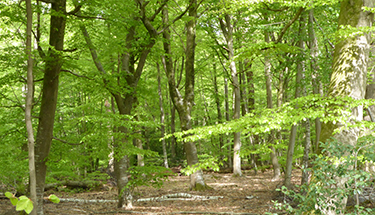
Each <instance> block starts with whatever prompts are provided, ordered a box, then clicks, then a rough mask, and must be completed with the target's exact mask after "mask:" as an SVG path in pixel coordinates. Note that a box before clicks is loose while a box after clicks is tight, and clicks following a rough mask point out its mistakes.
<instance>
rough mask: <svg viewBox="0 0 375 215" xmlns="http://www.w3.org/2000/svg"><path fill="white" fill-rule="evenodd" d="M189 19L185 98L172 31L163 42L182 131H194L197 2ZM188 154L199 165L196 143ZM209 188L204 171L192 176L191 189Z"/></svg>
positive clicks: (165, 19) (189, 143) (165, 17)
mask: <svg viewBox="0 0 375 215" xmlns="http://www.w3.org/2000/svg"><path fill="white" fill-rule="evenodd" d="M189 3H190V5H193V6H192V7H190V8H189V17H191V18H192V19H191V20H190V21H188V22H187V24H186V32H187V34H186V53H185V54H186V61H185V96H184V97H182V95H181V93H180V92H179V90H178V88H177V87H176V83H175V74H174V71H173V65H172V60H171V56H172V54H171V46H170V41H171V40H170V30H169V29H166V30H165V31H164V32H163V38H164V40H165V42H163V46H164V51H165V57H163V64H164V67H165V68H164V69H165V71H166V74H167V78H168V85H169V92H170V95H171V99H172V101H173V104H174V106H175V107H176V110H177V111H178V115H179V117H180V124H181V130H182V131H187V130H190V129H192V120H191V111H192V108H193V104H194V83H195V70H194V61H195V60H194V59H195V36H196V32H195V31H196V20H195V19H196V17H197V1H196V0H190V1H189ZM163 22H164V23H168V10H167V8H164V9H163ZM184 148H185V152H186V158H187V164H188V165H189V166H193V165H195V164H197V163H198V162H199V161H198V153H197V148H196V145H195V142H192V141H186V142H184ZM207 187H208V186H207V185H206V184H205V182H204V179H203V172H202V170H198V171H196V172H194V173H193V174H191V175H190V189H194V190H202V189H206V188H207Z"/></svg>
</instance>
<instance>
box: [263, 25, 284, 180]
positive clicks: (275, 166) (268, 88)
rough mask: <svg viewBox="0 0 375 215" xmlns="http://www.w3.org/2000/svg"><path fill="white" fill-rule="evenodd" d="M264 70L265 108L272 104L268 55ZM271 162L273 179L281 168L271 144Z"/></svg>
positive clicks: (271, 136)
mask: <svg viewBox="0 0 375 215" xmlns="http://www.w3.org/2000/svg"><path fill="white" fill-rule="evenodd" d="M265 41H266V42H267V43H268V42H270V37H269V33H268V32H265ZM264 64H265V65H264V72H265V77H266V92H267V108H273V104H272V77H271V63H270V59H269V57H268V56H266V57H265V58H264ZM273 136H274V132H271V134H270V138H269V139H270V142H271V143H274V137H273ZM270 149H271V153H270V157H271V162H272V166H273V178H272V179H273V180H277V179H279V178H280V176H281V168H280V164H279V161H278V159H277V155H276V150H275V147H273V146H271V147H270Z"/></svg>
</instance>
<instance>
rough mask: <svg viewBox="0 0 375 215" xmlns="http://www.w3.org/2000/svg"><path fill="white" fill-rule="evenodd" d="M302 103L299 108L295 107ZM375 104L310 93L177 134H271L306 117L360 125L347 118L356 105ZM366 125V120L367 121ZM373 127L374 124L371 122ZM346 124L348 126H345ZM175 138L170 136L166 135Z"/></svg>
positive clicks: (184, 137) (194, 138)
mask: <svg viewBox="0 0 375 215" xmlns="http://www.w3.org/2000/svg"><path fill="white" fill-rule="evenodd" d="M298 104H299V108H298V109H295V108H294V107H295V106H296V105H298ZM373 104H375V101H370V100H355V99H353V98H350V97H340V98H327V97H321V96H320V95H310V96H305V97H300V98H297V99H294V100H292V101H290V102H287V103H285V104H284V105H283V106H281V107H278V108H274V109H262V110H254V111H253V112H251V113H250V114H247V115H246V116H244V117H242V118H240V119H238V120H232V121H230V122H225V123H222V124H217V125H213V126H205V127H199V128H195V129H192V130H189V131H185V132H178V133H175V134H174V136H176V137H177V138H178V139H179V140H182V141H197V140H200V139H205V138H209V137H211V136H213V135H219V134H227V135H228V134H229V133H234V132H243V133H248V134H251V135H259V134H265V133H269V132H270V131H271V130H274V129H275V130H282V129H283V128H285V127H287V128H288V127H290V126H292V125H296V124H298V123H299V122H301V121H306V119H309V118H311V119H315V118H318V117H319V118H321V120H322V121H323V122H333V124H336V123H340V124H342V125H346V126H360V127H364V125H363V124H362V122H361V123H358V124H356V125H351V124H350V122H348V120H347V117H348V116H349V113H350V112H351V109H352V108H353V107H358V106H361V105H364V107H368V106H370V105H373ZM363 123H365V124H366V122H363ZM367 125H368V126H370V127H369V129H371V127H372V126H371V125H370V124H367ZM344 127H345V126H344ZM169 137H171V135H167V136H166V138H169Z"/></svg>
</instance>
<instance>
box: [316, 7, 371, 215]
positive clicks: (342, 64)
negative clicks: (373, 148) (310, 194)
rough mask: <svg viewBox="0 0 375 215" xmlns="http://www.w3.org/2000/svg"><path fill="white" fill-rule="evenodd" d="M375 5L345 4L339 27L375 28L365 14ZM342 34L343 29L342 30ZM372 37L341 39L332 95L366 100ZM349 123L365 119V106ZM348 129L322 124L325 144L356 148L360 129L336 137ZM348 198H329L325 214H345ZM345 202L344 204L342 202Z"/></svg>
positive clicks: (339, 182)
mask: <svg viewBox="0 0 375 215" xmlns="http://www.w3.org/2000/svg"><path fill="white" fill-rule="evenodd" d="M364 6H365V7H370V8H372V7H373V6H374V2H373V1H370V0H355V1H349V0H345V1H342V3H341V7H340V16H339V20H338V24H339V26H340V29H341V30H343V29H345V28H349V29H351V30H354V29H358V30H355V32H358V31H360V30H361V29H365V28H366V27H371V26H372V23H373V19H374V17H373V14H371V13H370V12H368V11H364V8H363V7H364ZM339 32H340V30H339ZM344 34H345V33H344ZM370 38H371V37H370V34H369V33H366V32H360V33H357V34H355V33H354V34H351V35H345V36H344V38H340V39H339V42H338V43H337V44H336V45H335V52H334V56H333V65H332V76H331V81H330V85H329V90H328V96H329V97H331V98H333V97H343V96H348V97H351V98H353V99H356V100H359V99H364V98H365V92H366V86H367V84H366V82H367V67H368V60H369V51H370ZM347 120H348V122H350V123H355V122H356V121H361V120H363V106H359V107H356V108H354V109H353V110H352V112H351V113H349V115H348V118H347ZM342 126H344V124H343V122H339V123H334V122H328V123H324V124H323V125H322V134H321V137H320V141H321V142H326V141H327V140H328V139H329V138H331V137H333V138H334V139H336V140H337V141H339V142H341V143H342V144H348V145H353V146H355V145H356V144H357V140H358V138H359V136H360V130H359V129H358V128H355V127H354V128H348V127H345V128H344V129H343V130H342V131H339V132H337V133H335V134H333V132H334V130H335V129H337V128H340V127H342ZM335 180H336V181H337V187H339V188H344V185H345V182H346V181H347V180H348V179H347V178H336V179H335ZM346 200H347V198H344V199H343V200H341V199H333V200H332V201H331V199H329V201H327V202H330V203H331V204H329V205H328V207H327V208H325V209H324V211H322V212H323V213H324V214H338V213H339V211H341V212H343V211H345V205H346ZM340 201H342V202H340ZM336 203H339V204H340V205H341V208H338V210H336V206H335V204H336Z"/></svg>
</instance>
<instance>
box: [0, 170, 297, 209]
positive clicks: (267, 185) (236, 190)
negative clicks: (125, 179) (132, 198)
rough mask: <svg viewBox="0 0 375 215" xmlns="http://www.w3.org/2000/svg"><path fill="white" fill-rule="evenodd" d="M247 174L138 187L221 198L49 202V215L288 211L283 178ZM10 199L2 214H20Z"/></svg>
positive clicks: (109, 191) (91, 196)
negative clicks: (196, 187) (195, 185)
mask: <svg viewBox="0 0 375 215" xmlns="http://www.w3.org/2000/svg"><path fill="white" fill-rule="evenodd" d="M300 172H301V171H300V170H295V171H294V172H293V178H292V180H293V183H295V184H299V183H300V175H301V174H300ZM243 173H244V176H243V177H232V174H230V173H227V174H223V173H215V172H209V173H205V174H204V177H205V181H206V183H207V184H208V185H209V186H210V187H212V188H213V189H212V190H208V191H200V192H198V191H189V190H188V187H189V177H188V176H173V177H170V178H169V180H168V181H166V182H165V183H164V186H163V187H162V188H160V189H156V188H153V187H139V188H138V189H136V191H135V192H136V193H137V196H136V197H138V198H150V197H161V196H163V195H169V194H177V193H188V194H191V195H199V196H221V197H222V198H219V199H216V200H215V199H210V200H191V199H190V200H188V198H186V199H183V200H169V201H144V202H134V203H133V208H132V209H126V210H125V209H123V210H121V209H117V208H116V203H80V202H60V203H58V204H54V203H46V204H45V206H44V208H45V214H51V215H52V214H53V215H64V214H66V215H72V214H75V215H79V214H82V215H83V214H114V215H117V214H130V213H131V214H253V215H255V214H266V213H267V212H268V213H271V214H286V213H285V212H282V211H280V210H276V209H275V207H274V203H273V202H272V200H275V199H276V198H277V197H278V196H279V194H278V192H276V191H275V189H276V187H277V186H280V185H281V183H282V179H280V180H278V181H272V171H266V172H263V173H262V172H259V173H258V174H257V175H254V171H243ZM54 194H55V195H57V196H58V197H59V198H74V199H86V200H95V199H96V200H101V199H107V200H114V199H115V198H116V196H117V191H116V189H115V188H113V187H109V185H105V186H104V187H103V188H102V189H101V190H97V191H86V192H82V193H73V192H56V193H54ZM12 210H13V211H14V209H13V208H12V205H11V204H10V202H9V200H8V199H1V200H0V214H6V215H10V214H12V215H13V214H17V213H12V212H11V211H12Z"/></svg>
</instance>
